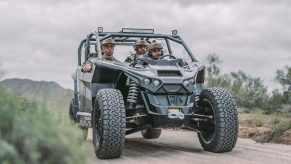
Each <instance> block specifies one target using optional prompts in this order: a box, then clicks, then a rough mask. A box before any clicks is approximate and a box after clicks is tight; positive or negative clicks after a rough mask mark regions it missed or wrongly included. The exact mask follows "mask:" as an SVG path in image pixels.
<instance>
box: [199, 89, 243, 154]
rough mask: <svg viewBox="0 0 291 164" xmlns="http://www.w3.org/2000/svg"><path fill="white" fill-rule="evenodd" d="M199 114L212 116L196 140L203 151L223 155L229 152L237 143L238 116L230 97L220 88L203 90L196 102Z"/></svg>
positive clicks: (232, 99)
mask: <svg viewBox="0 0 291 164" xmlns="http://www.w3.org/2000/svg"><path fill="white" fill-rule="evenodd" d="M198 106H199V108H200V110H201V111H200V114H204V115H210V116H213V122H212V123H209V124H207V126H206V128H205V131H204V132H199V133H198V138H199V141H200V144H201V146H202V147H203V149H204V150H206V151H210V152H215V153H223V152H228V151H231V150H232V149H233V148H234V147H235V144H236V142H237V135H238V116H237V108H236V103H235V101H234V98H233V97H232V95H231V94H230V93H229V92H228V91H226V90H225V89H222V88H210V89H206V90H204V91H203V92H202V93H201V95H200V100H199V102H198Z"/></svg>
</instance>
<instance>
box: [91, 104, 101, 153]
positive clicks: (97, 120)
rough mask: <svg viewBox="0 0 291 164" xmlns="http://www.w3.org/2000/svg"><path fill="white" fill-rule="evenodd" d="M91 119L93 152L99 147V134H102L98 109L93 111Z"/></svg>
mask: <svg viewBox="0 0 291 164" xmlns="http://www.w3.org/2000/svg"><path fill="white" fill-rule="evenodd" d="M93 114H94V117H93V142H94V146H95V150H98V149H99V147H100V140H101V137H100V136H101V132H102V125H101V117H100V116H101V112H100V110H98V109H95V110H94V112H93Z"/></svg>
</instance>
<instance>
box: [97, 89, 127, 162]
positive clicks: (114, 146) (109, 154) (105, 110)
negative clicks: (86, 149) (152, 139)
mask: <svg viewBox="0 0 291 164" xmlns="http://www.w3.org/2000/svg"><path fill="white" fill-rule="evenodd" d="M92 118H93V122H92V130H93V144H94V150H95V154H96V156H97V157H98V158H101V159H111V158H119V157H120V156H121V154H122V151H123V147H124V142H125V128H126V123H125V122H126V119H125V107H124V101H123V97H122V94H121V92H120V91H119V90H116V89H100V90H99V91H98V93H97V96H96V100H95V108H94V110H93V116H92Z"/></svg>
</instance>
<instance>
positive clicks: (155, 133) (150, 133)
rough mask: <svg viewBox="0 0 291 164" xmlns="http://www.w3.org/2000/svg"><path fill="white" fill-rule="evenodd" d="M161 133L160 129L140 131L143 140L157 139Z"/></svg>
mask: <svg viewBox="0 0 291 164" xmlns="http://www.w3.org/2000/svg"><path fill="white" fill-rule="evenodd" d="M161 133H162V129H158V128H149V129H146V130H142V131H141V135H142V136H143V138H145V139H155V138H159V137H160V136H161Z"/></svg>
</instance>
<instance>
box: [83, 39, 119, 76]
mask: <svg viewBox="0 0 291 164" xmlns="http://www.w3.org/2000/svg"><path fill="white" fill-rule="evenodd" d="M115 45H116V42H115V41H114V39H111V38H108V39H105V40H103V41H102V42H101V52H102V59H103V60H107V61H116V59H115V58H114V57H113V53H114V47H115ZM94 60H96V58H94V57H92V58H89V59H88V60H87V61H86V62H84V64H83V66H82V69H81V71H82V72H90V71H92V68H93V63H94Z"/></svg>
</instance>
